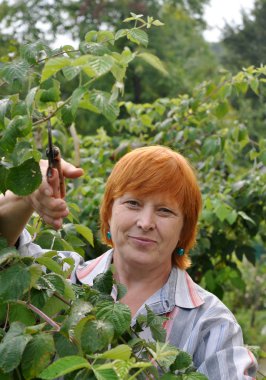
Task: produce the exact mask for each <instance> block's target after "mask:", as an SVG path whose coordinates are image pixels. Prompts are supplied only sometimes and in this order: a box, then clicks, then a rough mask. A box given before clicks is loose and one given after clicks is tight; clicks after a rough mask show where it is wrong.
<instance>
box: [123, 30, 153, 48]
mask: <svg viewBox="0 0 266 380" xmlns="http://www.w3.org/2000/svg"><path fill="white" fill-rule="evenodd" d="M127 38H128V39H129V40H130V41H132V42H135V43H136V44H137V45H143V46H145V47H147V46H148V43H149V38H148V34H147V33H146V32H144V30H141V29H137V28H133V29H128V30H127Z"/></svg>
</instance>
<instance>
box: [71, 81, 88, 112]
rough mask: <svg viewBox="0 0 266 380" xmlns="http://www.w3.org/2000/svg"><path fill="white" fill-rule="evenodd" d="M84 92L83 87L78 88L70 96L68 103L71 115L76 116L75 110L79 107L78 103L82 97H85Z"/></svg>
mask: <svg viewBox="0 0 266 380" xmlns="http://www.w3.org/2000/svg"><path fill="white" fill-rule="evenodd" d="M86 92H87V90H86V88H84V87H78V88H76V89H75V91H74V92H73V94H72V96H71V102H70V107H71V112H72V115H76V112H77V109H78V106H79V102H80V101H81V99H82V98H83V96H84V95H85V93H86Z"/></svg>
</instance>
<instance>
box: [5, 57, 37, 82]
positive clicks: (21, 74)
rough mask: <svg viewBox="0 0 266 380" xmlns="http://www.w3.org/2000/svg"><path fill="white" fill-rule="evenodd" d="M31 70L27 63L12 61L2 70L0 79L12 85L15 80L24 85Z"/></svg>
mask: <svg viewBox="0 0 266 380" xmlns="http://www.w3.org/2000/svg"><path fill="white" fill-rule="evenodd" d="M29 68H30V65H29V64H28V62H26V61H16V60H15V61H11V62H10V63H6V64H4V65H3V66H2V67H1V68H0V78H3V79H4V80H5V81H6V82H8V83H11V84H12V83H13V82H14V81H15V80H16V81H18V82H19V83H22V82H24V81H25V79H26V78H27V76H28V70H29Z"/></svg>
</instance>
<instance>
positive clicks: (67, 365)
mask: <svg viewBox="0 0 266 380" xmlns="http://www.w3.org/2000/svg"><path fill="white" fill-rule="evenodd" d="M81 368H91V366H90V364H89V362H88V361H87V360H86V359H84V358H82V357H80V356H65V357H64V358H61V359H58V360H57V361H55V362H54V363H53V364H51V365H50V366H49V367H48V368H46V369H45V370H44V371H43V372H42V373H41V374H40V375H39V377H40V378H41V379H45V380H52V379H55V378H57V377H60V376H64V375H66V374H67V373H70V372H73V371H76V370H78V369H81Z"/></svg>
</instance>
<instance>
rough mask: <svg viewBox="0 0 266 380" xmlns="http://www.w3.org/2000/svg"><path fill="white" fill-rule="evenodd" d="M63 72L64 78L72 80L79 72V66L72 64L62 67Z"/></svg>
mask: <svg viewBox="0 0 266 380" xmlns="http://www.w3.org/2000/svg"><path fill="white" fill-rule="evenodd" d="M62 71H63V74H64V77H65V78H66V80H69V81H70V80H72V79H74V78H75V77H76V76H77V75H78V74H79V73H80V68H79V67H73V66H66V67H64V68H63V70H62Z"/></svg>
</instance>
